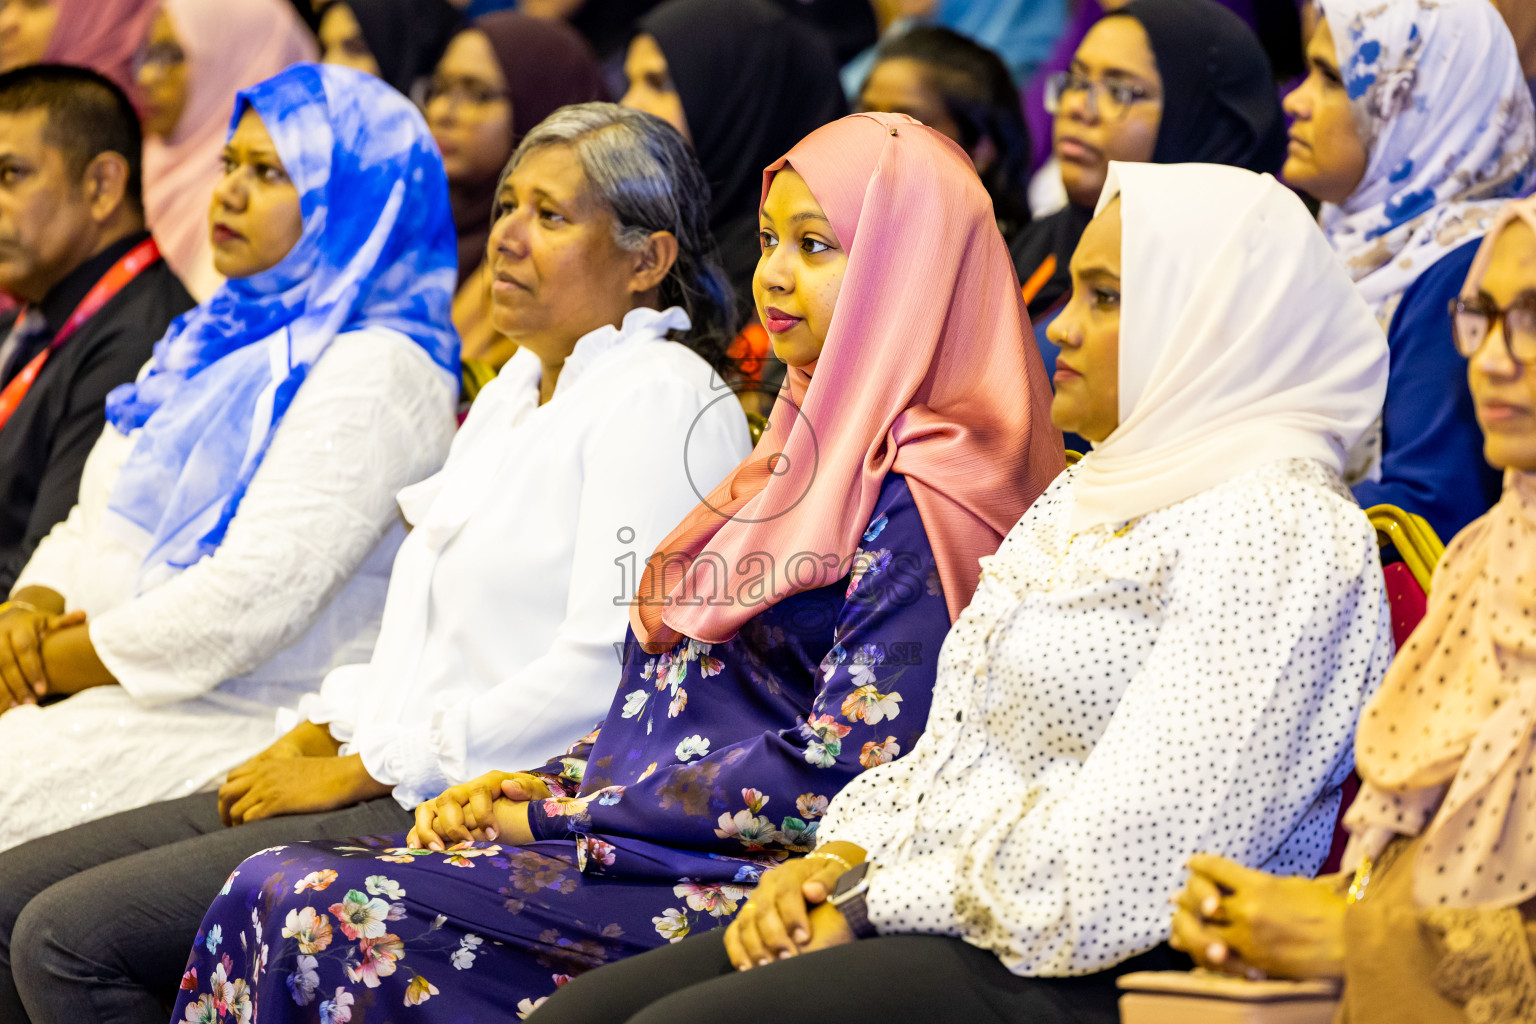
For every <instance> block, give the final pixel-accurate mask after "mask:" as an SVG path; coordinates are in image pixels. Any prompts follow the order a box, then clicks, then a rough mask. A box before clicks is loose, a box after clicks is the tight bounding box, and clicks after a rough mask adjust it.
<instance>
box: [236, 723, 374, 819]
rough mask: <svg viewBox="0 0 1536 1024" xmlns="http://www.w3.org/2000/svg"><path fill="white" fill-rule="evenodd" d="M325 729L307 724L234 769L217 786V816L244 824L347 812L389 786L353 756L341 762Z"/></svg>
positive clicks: (359, 759) (334, 744) (337, 747)
mask: <svg viewBox="0 0 1536 1024" xmlns="http://www.w3.org/2000/svg"><path fill="white" fill-rule="evenodd" d="M339 749H340V744H338V743H337V742H336V741H335V740H334V739H332V738H331V735H330V733H329V731H327V730H326V728H325V727H324V726H317V725H313V724H311V723H308V722H305V723H303V724H302V725H300V726H298V727H297V728H295V729H294V730H293V731H291V732H289V733H288V734H287V735H286V736H284V737H282V738H281V739H279V740H278V741H277V742H275V743H273V744H272V745H271V746H270V747H268V748H267V749H266V750H263V751H262V752H261V753H259V754H257V755H256V756H255V757H253V758H251V759H250V760H249V761H247V762H245V763H244V764H242V765H240V766H238V767H236V768H234V769H232V770H231V771H230V773H229V774H228V775H227V776H225V779H224V785H222V786H220V787H219V817H220V818H222V819H223V821H224V824H225V825H229V826H234V825H244V824H246V823H248V822H252V821H259V820H260V819H262V818H275V817H278V816H280V815H285V814H310V813H314V812H317V811H331V810H335V809H336V808H338V807H350V806H351V805H353V804H356V803H361V802H362V801H364V800H371V799H373V798H374V797H380V796H385V795H387V794H388V793H389V791H390V789H391V788H392V787H390V786H386V785H384V784H383V783H382V782H379V781H378V780H377V779H375V778H374V777H373V776H371V775H369V774H368V769H367V768H365V767H363V759H362V758H361V757H359V756H358V755H356V754H349V755H348V756H346V757H341V756H339V754H338V751H339Z"/></svg>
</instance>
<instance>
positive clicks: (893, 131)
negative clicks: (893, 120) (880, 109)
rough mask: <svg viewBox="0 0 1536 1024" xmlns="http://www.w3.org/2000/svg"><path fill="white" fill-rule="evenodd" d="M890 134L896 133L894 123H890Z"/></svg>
mask: <svg viewBox="0 0 1536 1024" xmlns="http://www.w3.org/2000/svg"><path fill="white" fill-rule="evenodd" d="M891 134H892V135H895V134H896V126H895V125H891Z"/></svg>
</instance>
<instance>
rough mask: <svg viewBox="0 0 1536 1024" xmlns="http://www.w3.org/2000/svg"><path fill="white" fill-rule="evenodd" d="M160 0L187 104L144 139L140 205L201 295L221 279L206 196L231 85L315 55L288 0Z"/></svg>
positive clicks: (215, 170)
mask: <svg viewBox="0 0 1536 1024" xmlns="http://www.w3.org/2000/svg"><path fill="white" fill-rule="evenodd" d="M161 5H162V6H163V7H164V8H165V12H166V14H168V15H169V16H170V19H171V24H172V25H173V26H174V28H175V31H176V38H177V39H178V40H179V41H180V42H181V46H182V49H184V50H185V51H186V53H187V104H186V107H185V108H183V110H182V112H181V120H180V121H179V122H177V125H176V131H175V132H174V133H173V134H172V135H171V137H170V138H168V139H161V138H157V137H149V138H146V139H145V140H144V212H145V216H146V218H147V220H148V221H149V227H150V230H151V231H153V232H154V234H155V240H156V241H157V242H159V243H160V251H161V252H162V253H164V254H165V259H166V262H167V263H169V264H170V265H171V269H172V270H174V271H176V274H177V276H178V277H180V278H181V280H182V283H183V284H185V285H186V286H187V290H188V291H190V292H191V293H192V295H193V297H194V298H196V299H197V300H198V301H199V302H201V301H202V300H204V299H206V298H208V297H209V296H210V295H212V294H213V292H214V290H215V289H217V288H218V286H219V284H220V283H221V282H222V278H220V277H219V274H218V272H217V271H216V270H214V269H213V253H212V250H211V249H210V247H209V242H208V203H209V199H210V197H211V196H212V194H213V187H214V185H215V184H216V183H217V182H218V179H219V173H220V169H219V153H220V152H221V151H222V150H223V148H224V138H225V135H226V134H227V132H228V129H229V114H230V111H231V110H232V109H233V108H234V103H235V93H237V92H239V91H240V90H241V89H244V88H247V87H248V86H252V85H255V84H256V83H257V82H260V81H263V80H265V79H268V78H271V77H272V76H273V75H275V74H277V73H278V72H279V71H281V70H283V68H286V67H287V66H288V65H290V64H293V63H295V62H297V61H303V60H314V59H315V57H316V55H317V50H316V47H315V40H314V37H313V36H311V35H310V34H309V29H307V28H306V27H305V25H304V23H303V22H302V21H300V20H299V16H298V14H297V13H295V12H294V9H293V5H292V4H290V3H288V2H287V0H239V2H238V3H231V2H230V0H162V4H161Z"/></svg>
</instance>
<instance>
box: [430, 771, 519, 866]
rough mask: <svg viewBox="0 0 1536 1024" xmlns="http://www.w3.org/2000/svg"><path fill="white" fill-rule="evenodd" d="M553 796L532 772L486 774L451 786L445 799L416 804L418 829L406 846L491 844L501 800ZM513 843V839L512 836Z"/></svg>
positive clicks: (440, 847) (435, 847) (445, 846)
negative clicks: (497, 805) (498, 803)
mask: <svg viewBox="0 0 1536 1024" xmlns="http://www.w3.org/2000/svg"><path fill="white" fill-rule="evenodd" d="M547 796H549V783H548V782H546V781H545V780H544V778H543V777H542V776H539V775H535V774H533V773H532V772H486V773H485V774H484V775H482V776H480V777H479V778H478V779H470V780H469V781H468V782H463V783H460V784H459V785H457V786H450V787H449V788H448V789H446V790H444V791H443V793H442V795H441V796H438V797H437V798H436V799H433V800H424V801H422V802H421V803H419V804H417V805H416V827H415V828H413V829H411V833H410V835H409V836H407V837H406V840H405V842H406V845H407V846H410V847H411V848H412V849H417V850H443V849H446V848H447V847H448V846H449V845H450V844H452V843H465V842H487V841H490V840H494V839H495V838H496V837H497V836H498V835H499V832H498V830H497V826H496V813H495V803H496V801H497V800H498V799H501V798H505V799H508V800H516V801H528V800H539V799H542V798H543V797H547ZM509 840H510V837H509Z"/></svg>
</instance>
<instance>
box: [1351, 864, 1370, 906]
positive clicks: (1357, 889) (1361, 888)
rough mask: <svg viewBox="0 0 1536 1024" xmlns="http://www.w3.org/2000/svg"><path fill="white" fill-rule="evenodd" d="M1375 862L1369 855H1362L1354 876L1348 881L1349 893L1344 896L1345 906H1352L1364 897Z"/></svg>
mask: <svg viewBox="0 0 1536 1024" xmlns="http://www.w3.org/2000/svg"><path fill="white" fill-rule="evenodd" d="M1374 868H1375V864H1374V863H1373V862H1372V861H1371V858H1369V857H1362V858H1361V860H1360V866H1359V867H1357V868H1355V877H1354V878H1352V879H1350V882H1349V895H1347V896H1346V897H1345V898H1344V903H1345V905H1346V906H1351V907H1352V906H1354V905H1355V904H1356V903H1359V902H1360V901H1361V900H1363V899H1365V887H1366V886H1368V885H1370V884H1371V872H1372V870H1374Z"/></svg>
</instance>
